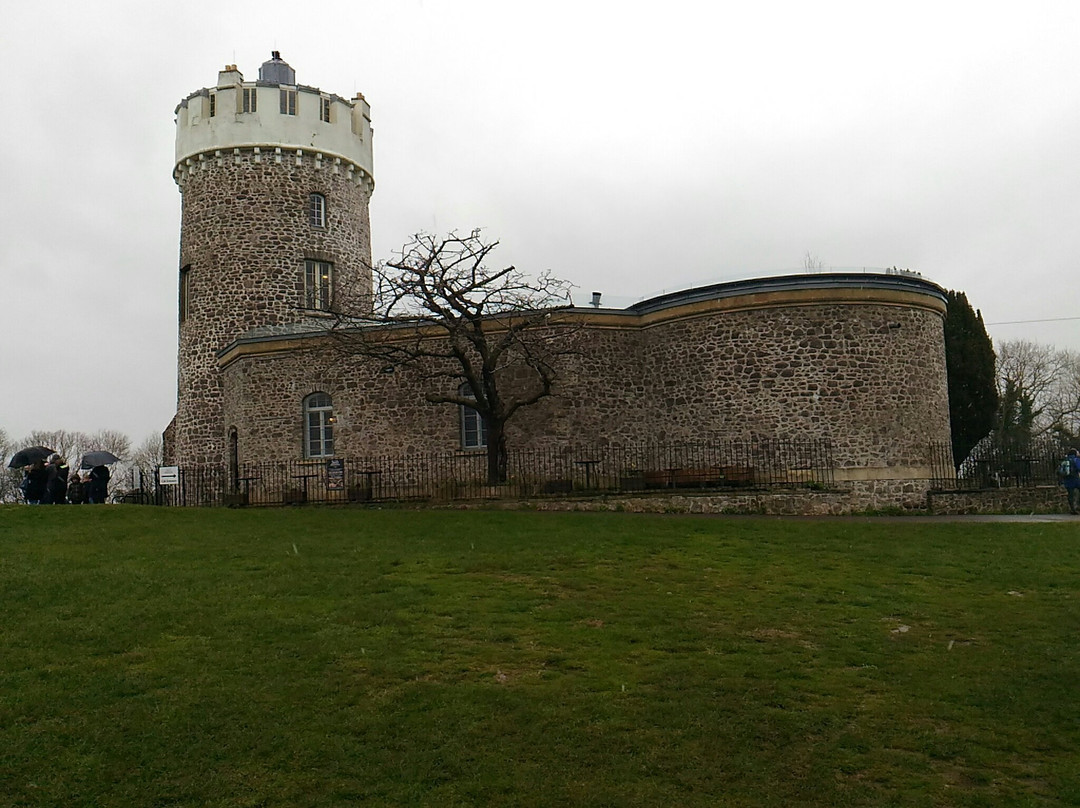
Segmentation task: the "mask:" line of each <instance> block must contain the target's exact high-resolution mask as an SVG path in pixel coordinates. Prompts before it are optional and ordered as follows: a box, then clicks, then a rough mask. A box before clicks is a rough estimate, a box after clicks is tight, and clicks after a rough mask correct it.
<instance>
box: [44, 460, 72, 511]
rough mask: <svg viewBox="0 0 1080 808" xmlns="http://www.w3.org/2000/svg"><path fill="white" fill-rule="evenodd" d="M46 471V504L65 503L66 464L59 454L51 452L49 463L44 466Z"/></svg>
mask: <svg viewBox="0 0 1080 808" xmlns="http://www.w3.org/2000/svg"><path fill="white" fill-rule="evenodd" d="M46 470H47V471H48V475H49V476H48V481H47V482H46V483H45V499H44V504H46V505H65V504H67V480H68V464H67V461H65V460H64V458H62V457H61V456H60V455H58V454H55V453H54V454H53V455H52V457H50V458H49V465H48V466H47V467H46Z"/></svg>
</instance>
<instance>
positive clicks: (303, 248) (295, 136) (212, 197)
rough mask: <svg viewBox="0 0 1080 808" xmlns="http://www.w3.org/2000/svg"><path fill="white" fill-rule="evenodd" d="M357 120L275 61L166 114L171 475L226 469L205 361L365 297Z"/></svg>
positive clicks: (232, 76) (363, 114)
mask: <svg viewBox="0 0 1080 808" xmlns="http://www.w3.org/2000/svg"><path fill="white" fill-rule="evenodd" d="M371 136H372V130H371V111H370V107H369V106H368V104H367V102H366V101H365V100H364V97H363V96H362V95H360V94H359V93H358V94H357V95H356V97H355V98H354V99H352V100H351V101H350V100H346V99H344V98H341V97H340V96H337V95H334V94H332V93H327V92H323V91H320V90H318V89H316V88H314V87H307V86H304V85H301V84H297V83H296V73H295V71H294V70H293V69H292V68H291V67H290V66H289V65H288V64H286V63H285V62H284V61H282V60H281V57H280V56H279V54H278V52H277V51H274V52H273V58H271V59H270V60H269V61H267V62H265V63H263V65H262V67H261V68H260V69H259V79H258V81H244V77H243V75H241V73H240V71H239V70H237V69H236V66H235V65H227V66H226V67H225V69H224V70H222V71H221V72H220V73H218V79H217V84H216V85H215V86H214V87H212V88H210V89H202V90H199V91H197V92H194V93H192V94H191V95H189V96H188V97H187V98H185V99H184V100H183V101H181V102H180V105H179V106H178V107H177V108H176V167H175V169H174V171H173V177H174V178H175V180H176V183H177V185H178V186H179V187H180V192H181V195H182V197H183V212H182V217H181V225H180V278H179V290H180V294H179V319H180V324H179V332H180V339H179V351H178V376H177V412H176V419H175V421H174V422H173V425H172V427H171V428H170V435H169V438H168V439H167V442H166V443H167V450H169V449H171V451H170V452H169V454H170V455H171V457H170V458H169V459H170V460H171V461H172V462H174V463H177V464H182V465H199V464H214V465H220V464H222V463H223V462H225V461H226V460H227V459H228V456H229V455H228V452H229V449H228V445H229V432H230V425H229V424H227V423H225V419H224V416H223V410H222V392H221V378H220V375H219V368H218V353H219V352H220V351H221V350H222V349H224V348H225V347H227V346H228V345H230V344H232V343H234V342H236V341H237V340H239V339H242V338H243V337H244V336H245V335H249V334H251V333H252V332H254V333H256V334H258V333H262V334H265V333H268V332H269V333H275V332H277V333H289V332H290V331H301V330H306V331H310V330H312V329H317V328H318V327H319V326H320V324H327V318H328V317H329V315H328V313H327V312H328V310H329V309H331V307H332V306H333V303H334V300H335V298H336V297H338V296H340V295H342V294H344V293H346V292H347V293H348V294H349V296H350V298H352V297H353V295H355V294H357V293H359V294H360V295H363V294H366V293H368V292H370V289H371V235H370V233H371V231H370V224H369V219H368V201H369V199H370V198H371V194H372V192H373V190H374V188H375V183H374V179H373V174H372V150H371Z"/></svg>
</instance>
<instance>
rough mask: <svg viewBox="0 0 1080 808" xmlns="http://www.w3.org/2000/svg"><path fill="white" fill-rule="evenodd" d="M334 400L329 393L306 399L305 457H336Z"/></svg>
mask: <svg viewBox="0 0 1080 808" xmlns="http://www.w3.org/2000/svg"><path fill="white" fill-rule="evenodd" d="M336 421H337V419H336V418H335V417H334V400H333V399H332V398H331V397H330V395H329V394H328V393H322V392H318V393H312V394H311V395H309V396H307V397H306V398H304V457H333V456H334V423H335V422H336Z"/></svg>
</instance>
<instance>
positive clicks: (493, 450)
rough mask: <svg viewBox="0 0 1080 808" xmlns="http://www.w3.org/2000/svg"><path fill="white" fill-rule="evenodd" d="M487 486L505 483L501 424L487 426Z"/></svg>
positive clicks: (504, 453)
mask: <svg viewBox="0 0 1080 808" xmlns="http://www.w3.org/2000/svg"><path fill="white" fill-rule="evenodd" d="M487 461H488V473H487V478H488V479H487V481H488V485H501V484H502V483H505V482H506V432H505V431H504V425H503V423H502V422H499V423H495V422H494V421H489V422H488V425H487Z"/></svg>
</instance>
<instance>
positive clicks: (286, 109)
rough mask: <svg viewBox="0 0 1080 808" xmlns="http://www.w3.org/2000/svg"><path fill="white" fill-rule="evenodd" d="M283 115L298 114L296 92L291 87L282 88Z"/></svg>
mask: <svg viewBox="0 0 1080 808" xmlns="http://www.w3.org/2000/svg"><path fill="white" fill-rule="evenodd" d="M281 114H282V115H295V114H296V90H295V89H292V88H289V87H282V88H281Z"/></svg>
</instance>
